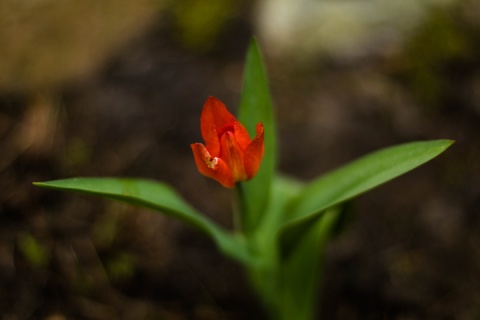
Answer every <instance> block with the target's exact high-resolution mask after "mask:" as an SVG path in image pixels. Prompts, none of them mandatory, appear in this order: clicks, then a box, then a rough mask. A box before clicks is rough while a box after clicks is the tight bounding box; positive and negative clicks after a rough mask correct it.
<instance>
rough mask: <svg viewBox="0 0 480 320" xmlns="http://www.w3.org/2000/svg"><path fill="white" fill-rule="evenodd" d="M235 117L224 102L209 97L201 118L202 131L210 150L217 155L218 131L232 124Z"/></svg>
mask: <svg viewBox="0 0 480 320" xmlns="http://www.w3.org/2000/svg"><path fill="white" fill-rule="evenodd" d="M234 121H236V120H235V117H234V116H233V115H232V114H231V113H230V112H229V111H228V110H227V108H226V107H225V105H224V104H223V102H221V101H220V100H218V99H217V98H215V97H208V99H207V101H206V102H205V105H204V106H203V110H202V115H201V116H200V129H201V131H202V137H203V140H204V141H205V144H206V145H207V148H208V150H210V151H211V152H212V153H214V154H216V153H217V152H216V151H217V149H216V148H217V145H218V140H219V137H218V134H217V130H221V129H222V128H223V127H225V126H226V125H228V124H232V123H233V122H234Z"/></svg>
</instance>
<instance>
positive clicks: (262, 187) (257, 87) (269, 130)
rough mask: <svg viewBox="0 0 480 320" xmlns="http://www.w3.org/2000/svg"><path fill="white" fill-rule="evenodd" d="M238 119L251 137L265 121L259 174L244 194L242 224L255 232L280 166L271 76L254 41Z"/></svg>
mask: <svg viewBox="0 0 480 320" xmlns="http://www.w3.org/2000/svg"><path fill="white" fill-rule="evenodd" d="M238 119H239V120H240V122H242V123H243V124H244V125H245V127H246V128H247V130H248V132H249V133H250V135H251V136H254V135H255V126H256V124H257V123H260V122H262V123H263V125H264V128H265V136H264V137H265V154H264V157H263V161H262V165H261V167H260V170H259V172H258V174H257V176H256V177H255V178H254V179H252V180H251V181H248V182H244V183H241V184H240V185H239V186H238V187H237V189H238V190H239V194H240V201H241V211H242V212H241V214H242V217H241V219H242V227H243V230H244V231H245V232H246V233H250V232H251V231H253V230H254V229H255V228H256V226H257V225H258V223H259V220H260V218H261V217H262V213H263V211H264V210H265V208H266V207H267V205H268V201H269V195H270V187H271V181H272V177H273V174H274V170H275V166H276V139H275V123H274V117H273V110H272V102H271V99H270V94H269V89H268V82H267V76H266V73H265V69H264V66H263V61H262V56H261V53H260V49H259V47H258V44H257V42H256V41H255V40H252V43H251V44H250V47H249V49H248V53H247V60H246V65H245V73H244V84H243V92H242V97H241V101H240V107H239V109H238Z"/></svg>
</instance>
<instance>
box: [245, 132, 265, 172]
mask: <svg viewBox="0 0 480 320" xmlns="http://www.w3.org/2000/svg"><path fill="white" fill-rule="evenodd" d="M256 131H257V136H256V137H255V139H253V141H252V143H251V144H250V145H249V146H248V148H247V150H246V151H245V158H244V161H245V173H246V174H247V179H251V178H253V177H254V176H255V175H256V174H257V172H258V169H260V164H261V163H262V158H263V151H264V143H263V123H259V124H257V128H256Z"/></svg>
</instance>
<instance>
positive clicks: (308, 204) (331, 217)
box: [34, 41, 453, 320]
mask: <svg viewBox="0 0 480 320" xmlns="http://www.w3.org/2000/svg"><path fill="white" fill-rule="evenodd" d="M215 103H216V102H215ZM222 112H224V111H222ZM228 117H229V116H228ZM228 117H227V118H228ZM229 119H230V118H229ZM238 119H239V120H238V121H239V122H240V123H243V125H244V126H245V128H246V130H247V131H248V132H249V133H250V136H253V134H254V133H256V135H257V137H256V138H255V139H254V140H253V141H256V139H261V142H262V155H263V160H262V164H261V167H260V169H259V170H258V173H257V174H256V177H255V178H253V179H251V180H249V181H243V180H248V179H250V178H252V177H253V175H254V174H255V172H253V171H256V170H257V169H258V168H256V167H255V164H254V165H248V166H252V167H254V169H248V168H246V169H245V170H246V172H249V173H247V174H246V173H242V172H240V173H238V172H237V174H234V175H233V180H232V175H231V174H230V176H228V177H227V178H225V177H224V176H221V177H220V176H218V175H216V174H213V173H212V174H211V175H209V174H207V175H209V176H211V177H213V178H214V179H217V180H218V181H219V182H221V183H222V184H223V185H225V186H227V187H232V186H235V191H236V195H237V197H236V201H237V205H236V210H234V213H233V214H234V215H236V217H235V218H234V219H235V220H236V221H239V223H238V225H237V226H236V229H235V230H234V231H233V232H230V231H227V230H224V229H223V228H221V227H219V226H218V225H216V224H215V223H214V222H212V221H211V220H209V219H208V218H206V216H205V215H203V214H201V213H200V212H198V211H197V210H196V209H194V208H193V207H191V206H190V205H189V204H188V203H186V202H185V201H184V200H183V199H182V198H181V197H180V196H179V195H178V194H177V193H176V192H175V190H173V189H172V188H171V187H169V186H168V185H166V184H164V183H161V182H154V181H150V180H140V179H120V178H73V179H66V180H57V181H49V182H37V183H34V184H35V185H37V186H40V187H46V188H52V189H57V190H62V191H72V192H79V193H86V194H93V195H98V196H102V197H105V198H110V199H114V200H119V201H123V202H127V203H130V204H133V205H137V206H142V207H146V208H150V209H153V210H156V211H158V212H161V213H163V214H167V215H170V216H172V217H174V218H177V219H180V220H183V221H184V222H186V223H188V224H190V225H191V226H193V227H194V228H196V229H198V230H200V231H202V232H203V233H205V234H206V235H208V236H209V237H210V238H211V239H212V240H213V241H214V242H215V243H216V244H217V246H218V248H219V250H220V251H221V252H222V253H224V254H225V255H227V256H229V257H231V258H232V259H235V260H236V261H238V262H239V263H241V264H242V265H243V266H244V267H245V269H246V271H247V273H248V275H249V279H250V280H251V282H252V286H253V287H254V289H255V290H256V292H257V293H258V295H259V297H260V298H261V300H262V302H263V304H264V306H265V308H266V310H267V312H268V313H269V315H270V316H271V318H272V319H289V320H290V319H299V320H307V319H312V318H313V316H314V301H315V297H316V291H317V287H318V283H319V281H320V280H321V265H322V257H323V253H324V248H325V245H326V243H327V241H328V239H329V237H330V235H331V231H332V228H333V227H334V226H335V223H336V221H337V219H338V217H339V216H340V212H341V205H342V203H344V202H345V201H347V200H349V199H352V198H353V197H355V196H357V195H359V194H361V193H363V192H366V191H368V190H370V189H372V188H374V187H377V186H379V185H381V184H383V183H385V182H387V181H389V180H391V179H393V178H395V177H397V176H399V175H401V174H403V173H406V172H408V171H410V170H412V169H414V168H416V167H418V166H420V165H421V164H423V163H425V162H427V161H429V160H431V159H432V158H434V157H436V156H437V155H439V154H440V153H442V152H443V151H445V150H446V149H447V148H448V147H449V146H450V145H451V144H452V143H453V141H451V140H434V141H425V142H413V143H407V144H403V145H399V146H395V147H390V148H387V149H383V150H381V151H377V152H375V153H372V154H370V155H367V156H364V157H362V158H361V159H359V160H356V161H354V162H352V163H350V164H348V165H346V166H343V167H341V168H339V169H337V170H335V171H333V172H330V173H327V174H325V175H323V176H320V177H318V178H316V179H314V180H313V181H311V182H309V183H302V182H300V181H296V180H293V179H288V178H285V177H283V176H282V175H280V174H278V173H277V171H276V135H275V122H274V117H273V112H272V104H271V100H270V96H269V90H268V85H267V78H266V74H265V71H264V67H263V63H262V59H261V54H260V51H259V48H258V45H257V43H256V42H255V41H253V42H252V44H251V46H250V48H249V51H248V54H247V61H246V67H245V78H244V88H243V93H242V98H241V103H240V108H239V114H238ZM227 120H228V119H227ZM229 121H233V122H232V123H235V124H236V123H237V122H236V121H237V120H236V119H235V118H234V117H233V116H232V119H230V120H229ZM220 122H221V121H220ZM259 123H261V125H258V124H259ZM202 125H203V123H202ZM227 126H228V128H227V129H226V130H231V133H229V135H231V136H232V137H233V136H234V134H235V130H236V129H234V125H233V124H231V123H228V124H227ZM260 127H261V130H260V129H259V128H260ZM202 130H203V127H202ZM215 130H218V131H216V134H215V139H217V138H218V139H217V140H221V139H222V138H221V137H220V133H219V131H220V130H223V129H219V128H217V129H215ZM242 130H243V129H242ZM224 132H225V131H222V134H224ZM202 134H203V132H202ZM217 135H218V137H217ZM231 136H229V137H227V138H228V139H233V138H231ZM204 138H205V137H204ZM208 139H210V138H208ZM208 139H206V140H208ZM214 143H218V141H217V142H215V141H214ZM263 143H264V150H263ZM252 144H253V142H252ZM210 145H211V144H210ZM197 147H198V148H200V149H199V151H197V152H198V155H199V156H198V157H197V155H196V157H197V160H199V159H200V160H199V161H200V166H201V165H202V161H205V163H204V164H203V166H204V169H200V170H201V171H202V170H204V171H205V170H207V169H206V168H210V169H212V168H215V167H216V165H217V164H218V163H219V162H218V161H220V158H221V156H218V159H217V156H216V155H210V154H209V153H208V152H207V153H202V152H205V151H204V149H205V150H207V149H206V148H205V147H203V148H202V147H200V146H199V144H194V145H192V149H194V154H195V152H196V151H195V148H197ZM257 147H258V146H257ZM207 148H209V142H208V141H207ZM258 150H259V149H257V151H255V153H254V154H255V156H254V157H255V158H256V159H257V160H258V158H260V159H261V158H262V155H261V154H260V152H259V151H258ZM210 151H211V150H210ZM215 152H217V153H218V151H215ZM238 157H240V156H238ZM242 159H243V158H242ZM237 160H238V159H237ZM227 162H228V161H227ZM235 163H238V161H237V162H235ZM205 164H206V165H207V166H206V167H205ZM197 165H198V162H197ZM200 166H199V168H200ZM248 166H246V167H248ZM234 169H235V168H234ZM234 169H232V170H234ZM237 169H238V168H237ZM212 170H213V169H212ZM235 170H236V169H235ZM239 170H240V169H239ZM241 170H243V169H241ZM251 172H253V174H250V173H251ZM202 173H204V174H205V172H203V171H202ZM239 181H240V182H239ZM235 182H237V183H236V184H235Z"/></svg>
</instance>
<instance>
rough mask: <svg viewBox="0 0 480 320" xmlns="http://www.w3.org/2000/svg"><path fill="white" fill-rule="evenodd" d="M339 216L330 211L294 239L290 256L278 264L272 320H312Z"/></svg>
mask: <svg viewBox="0 0 480 320" xmlns="http://www.w3.org/2000/svg"><path fill="white" fill-rule="evenodd" d="M339 213H340V210H338V209H337V208H332V209H329V210H328V211H327V212H325V214H323V215H322V216H317V218H316V219H315V220H313V221H312V223H310V224H309V225H308V228H305V230H304V232H303V234H302V235H301V236H300V237H299V238H298V241H297V243H296V248H295V250H294V251H293V252H292V254H290V255H289V256H288V258H287V259H285V260H283V262H282V263H281V265H280V270H279V276H278V278H279V280H278V281H279V283H280V287H279V288H278V290H277V292H275V295H277V296H278V297H277V301H278V302H277V304H278V305H277V310H278V311H277V312H278V315H277V316H276V318H275V319H285V320H287V319H298V320H311V319H314V315H315V312H316V308H315V305H316V298H317V294H318V289H319V286H320V282H321V280H322V278H321V275H322V274H323V272H322V267H323V261H324V257H325V249H326V246H327V244H328V240H329V239H330V236H331V234H332V230H333V228H334V227H335V225H336V223H337V220H338V217H339V216H340V215H339Z"/></svg>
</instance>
